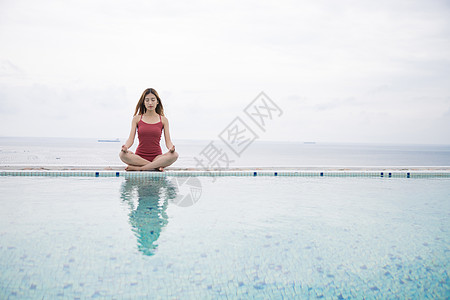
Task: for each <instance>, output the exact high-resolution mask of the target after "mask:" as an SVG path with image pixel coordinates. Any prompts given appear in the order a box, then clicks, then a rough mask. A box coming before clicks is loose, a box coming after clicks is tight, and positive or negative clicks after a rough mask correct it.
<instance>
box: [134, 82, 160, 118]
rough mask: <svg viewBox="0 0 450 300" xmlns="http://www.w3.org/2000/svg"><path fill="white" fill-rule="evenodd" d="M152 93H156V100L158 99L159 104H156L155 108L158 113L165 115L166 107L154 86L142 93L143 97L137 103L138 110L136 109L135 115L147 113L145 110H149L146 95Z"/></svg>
mask: <svg viewBox="0 0 450 300" xmlns="http://www.w3.org/2000/svg"><path fill="white" fill-rule="evenodd" d="M150 93H152V94H153V95H155V97H156V100H158V104H157V105H156V108H155V111H156V113H157V114H158V115H161V116H164V107H163V104H162V101H161V98H159V95H158V92H157V91H156V90H155V89H152V88H149V89H146V90H145V91H144V92H143V93H142V95H141V98H140V99H139V102H138V104H137V105H136V110H135V111H134V115H137V114H139V115H143V114H145V112H146V111H147V108H145V104H144V100H145V96H147V95H148V94H150Z"/></svg>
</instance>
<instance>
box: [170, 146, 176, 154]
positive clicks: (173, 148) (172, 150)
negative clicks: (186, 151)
mask: <svg viewBox="0 0 450 300" xmlns="http://www.w3.org/2000/svg"><path fill="white" fill-rule="evenodd" d="M169 151H170V153H174V152H175V145H173V146H172V148H170V150H169Z"/></svg>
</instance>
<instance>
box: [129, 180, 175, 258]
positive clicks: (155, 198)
mask: <svg viewBox="0 0 450 300" xmlns="http://www.w3.org/2000/svg"><path fill="white" fill-rule="evenodd" d="M175 197H176V188H175V187H174V186H173V185H172V184H171V182H170V181H168V180H167V179H166V178H126V179H125V182H124V183H123V184H122V192H121V199H122V201H123V202H125V203H126V204H128V207H129V209H130V214H129V217H130V224H131V226H132V230H133V232H134V233H135V235H136V237H137V242H138V249H139V251H141V252H142V253H144V254H145V255H153V254H154V252H155V250H156V248H157V247H158V245H157V244H156V241H157V240H158V238H159V236H160V234H161V231H162V229H163V228H164V227H165V226H166V225H167V222H168V217H167V213H166V209H167V205H168V201H169V200H170V199H174V198H175Z"/></svg>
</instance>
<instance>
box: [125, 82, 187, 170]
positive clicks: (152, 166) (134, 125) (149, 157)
mask: <svg viewBox="0 0 450 300" xmlns="http://www.w3.org/2000/svg"><path fill="white" fill-rule="evenodd" d="M163 129H164V139H165V142H166V147H167V149H169V151H168V152H167V153H164V154H162V151H161V147H160V146H159V142H160V140H161V132H162V130H163ZM136 131H137V133H138V138H139V145H138V147H137V149H136V153H133V152H131V151H130V150H128V149H129V148H130V147H131V146H132V145H133V143H134V138H135V136H136ZM119 157H120V159H121V160H122V161H123V162H124V163H126V164H127V165H128V167H126V168H125V170H127V171H146V170H159V171H164V168H165V167H167V166H170V165H171V164H173V163H174V162H175V161H176V160H177V159H178V153H177V152H175V146H174V145H173V144H172V141H171V139H170V133H169V120H167V118H166V117H165V116H164V108H163V104H162V102H161V98H159V95H158V93H157V92H156V91H155V89H152V88H150V89H146V90H145V91H144V92H143V93H142V96H141V98H140V99H139V102H138V104H137V105H136V110H135V112H134V117H133V120H132V121H131V132H130V136H129V137H128V140H127V141H126V142H125V144H124V145H123V146H122V150H121V151H120V154H119Z"/></svg>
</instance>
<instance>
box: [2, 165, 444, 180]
mask: <svg viewBox="0 0 450 300" xmlns="http://www.w3.org/2000/svg"><path fill="white" fill-rule="evenodd" d="M0 176H39V177H126V178H134V177H138V178H147V177H148V178H153V177H199V176H204V177H221V176H234V177H256V176H271V177H276V176H289V177H378V178H450V167H448V166H441V167H436V166H359V167H355V166H351V167H346V166H338V167H337V166H328V167H327V166H306V167H305V166H302V167H254V168H252V167H233V168H228V169H207V170H204V169H199V168H175V167H169V168H166V170H165V171H164V172H157V171H143V172H128V171H125V170H124V167H123V166H121V167H105V166H101V167H100V166H21V167H19V166H9V167H7V168H6V167H4V166H0Z"/></svg>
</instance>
